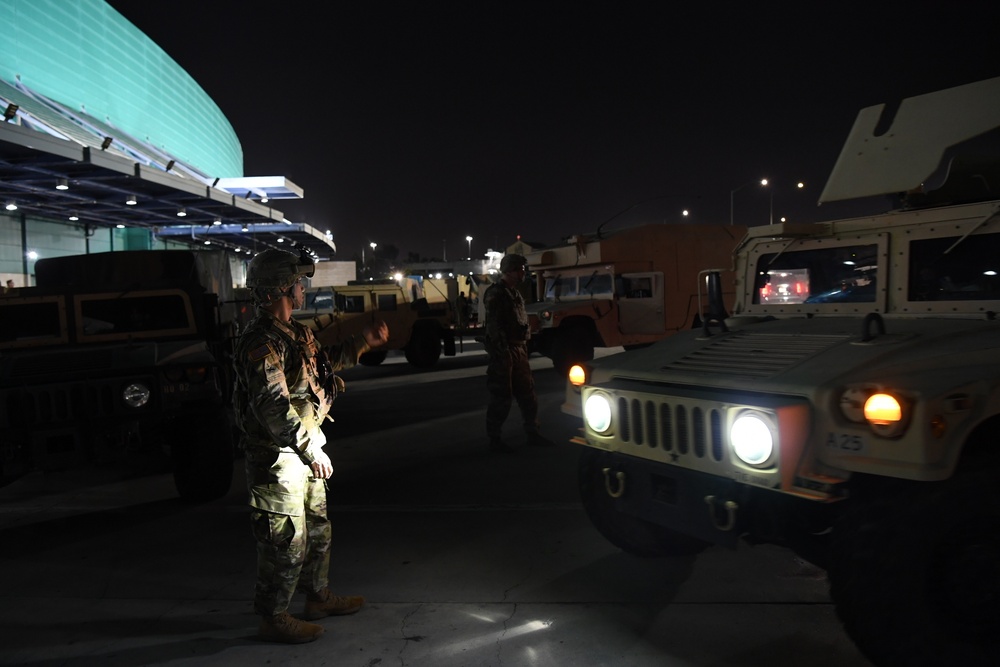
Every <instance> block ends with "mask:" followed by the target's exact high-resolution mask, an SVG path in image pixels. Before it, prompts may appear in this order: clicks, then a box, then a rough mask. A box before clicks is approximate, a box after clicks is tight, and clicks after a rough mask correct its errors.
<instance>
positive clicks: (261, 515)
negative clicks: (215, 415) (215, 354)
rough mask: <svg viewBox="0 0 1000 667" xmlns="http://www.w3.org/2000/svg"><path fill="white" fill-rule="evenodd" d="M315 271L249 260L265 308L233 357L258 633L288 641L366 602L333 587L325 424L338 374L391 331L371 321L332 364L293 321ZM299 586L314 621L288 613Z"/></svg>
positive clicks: (289, 260)
mask: <svg viewBox="0 0 1000 667" xmlns="http://www.w3.org/2000/svg"><path fill="white" fill-rule="evenodd" d="M314 271H315V267H314V265H313V264H312V262H311V261H309V260H308V259H304V258H300V257H299V256H297V255H295V254H293V253H290V252H285V251H283V250H275V249H269V250H265V251H264V252H262V253H260V254H258V255H257V256H256V257H254V258H253V260H251V262H250V265H249V268H248V271H247V287H249V288H250V289H251V291H252V298H253V300H254V303H255V304H256V306H257V312H256V315H255V317H254V318H253V319H252V320H251V321H250V322H249V324H248V325H247V327H246V330H245V331H244V332H243V333H242V335H241V336H240V339H239V341H238V342H237V344H236V350H235V354H234V368H235V371H236V386H235V391H234V396H233V402H234V409H235V411H236V418H237V421H238V423H239V424H240V428H241V429H242V431H243V435H242V437H241V443H240V444H241V445H242V447H243V449H244V450H245V454H246V470H247V488H248V490H249V492H250V498H249V502H250V507H251V513H250V518H251V523H252V530H253V535H254V538H255V539H256V540H257V583H256V588H255V593H254V611H255V612H256V613H257V614H258V615H259V616H260V617H261V620H260V626H259V629H258V637H259V638H260V639H263V640H265V641H276V642H283V643H288V644H298V643H303V642H309V641H313V640H315V639H317V638H319V637H320V635H322V634H323V626H321V625H317V624H315V623H309V622H307V621H308V620H315V619H319V618H323V617H325V616H337V615H344V614H353V613H355V612H357V611H358V610H359V609H361V607H362V605H363V604H364V602H365V600H364V598H363V597H361V596H357V595H351V596H339V595H334V594H333V593H331V592H330V589H329V588H328V587H327V583H328V576H329V568H330V543H331V529H330V520H329V518H328V517H327V505H326V503H327V497H326V490H327V481H326V480H327V479H329V477H330V475H332V474H333V464H332V463H331V462H330V457H329V456H327V454H326V452H324V451H323V445H325V444H326V436H325V435H324V434H323V431H322V430H321V428H320V427H321V426H322V424H323V421H324V420H325V419H326V417H327V413H328V412H329V410H330V407H331V405H332V403H333V399H334V398H335V396H336V392H337V390H338V388H339V389H342V388H343V383H342V381H341V380H340V378H338V377H336V376H335V375H334V371H335V370H339V369H340V368H349V367H351V366H354V365H355V364H356V363H357V360H358V357H360V356H361V355H362V354H363V353H364V352H366V351H367V350H368V349H369V348H370V347H375V346H378V345H381V344H383V343H385V341H386V340H387V339H388V337H389V336H388V329H387V327H386V325H385V323H379V325H377V326H374V327H372V326H369V327H366V328H365V330H364V332H363V337H364V340H363V341H355V340H354V339H353V338H352V339H351V340H349V341H347V342H346V343H344V344H343V345H342V346H341V348H340V350H339V353H338V354H337V355H336V356H337V358H336V359H334V360H333V362H332V363H331V361H330V360H329V358H328V356H327V354H326V352H324V351H323V350H322V349H321V348H320V347H319V345H318V344H317V342H316V339H315V338H314V336H313V334H312V331H311V330H310V329H309V328H308V327H306V326H305V325H303V324H301V323H299V322H297V321H295V320H294V319H293V318H292V311H294V310H296V309H298V308H301V307H302V304H303V301H304V299H305V287H304V285H303V284H302V281H303V280H304V279H305V278H307V277H310V276H312V275H313V272H314ZM297 591H298V592H303V593H305V594H306V603H305V611H304V613H303V614H302V617H303V618H304V619H306V620H300V619H299V618H296V617H294V616H292V615H291V614H289V613H288V606H289V603H290V602H291V598H292V596H293V595H294V594H295V593H296V592H297Z"/></svg>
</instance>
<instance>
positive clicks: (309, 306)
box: [293, 278, 456, 368]
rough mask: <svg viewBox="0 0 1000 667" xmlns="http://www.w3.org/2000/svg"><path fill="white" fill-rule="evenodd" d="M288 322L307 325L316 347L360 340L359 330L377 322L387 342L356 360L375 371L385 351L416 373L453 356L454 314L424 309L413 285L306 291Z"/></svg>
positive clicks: (362, 284)
mask: <svg viewBox="0 0 1000 667" xmlns="http://www.w3.org/2000/svg"><path fill="white" fill-rule="evenodd" d="M293 317H295V319H297V320H299V321H300V322H302V323H303V324H306V325H308V326H309V327H310V328H311V329H312V330H313V332H314V333H315V334H316V339H317V340H318V341H319V343H320V345H322V346H324V347H331V346H335V345H339V344H340V343H341V342H342V341H344V340H346V339H348V338H350V337H351V336H360V335H361V331H362V329H364V327H365V325H367V324H372V323H373V322H375V321H378V320H381V321H383V322H385V323H386V325H387V326H388V327H389V341H388V342H387V343H386V344H385V345H382V346H380V347H379V348H378V349H377V350H371V351H369V352H366V353H365V354H363V355H361V359H360V363H362V364H364V365H366V366H377V365H379V364H381V363H382V362H383V361H385V358H386V356H387V355H388V353H389V351H390V350H403V353H404V354H405V355H406V360H407V361H408V362H409V363H410V364H411V365H413V366H415V367H417V368H430V367H432V366H434V365H435V364H436V363H437V362H438V359H440V358H441V354H442V352H443V353H444V354H445V356H449V357H453V356H455V321H456V318H455V311H454V307H453V306H452V304H451V303H450V302H448V301H439V302H436V303H433V304H432V303H429V302H428V300H427V298H426V297H424V294H423V290H422V288H421V286H420V285H419V283H418V282H417V281H416V280H413V279H412V278H408V279H405V280H403V281H395V280H388V279H387V280H375V281H351V282H350V283H349V284H347V285H340V286H336V287H311V288H310V289H309V290H307V292H306V303H305V306H303V308H301V309H299V310H297V311H295V312H294V313H293Z"/></svg>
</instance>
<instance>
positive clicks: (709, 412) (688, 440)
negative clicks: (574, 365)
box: [618, 396, 723, 461]
mask: <svg viewBox="0 0 1000 667" xmlns="http://www.w3.org/2000/svg"><path fill="white" fill-rule="evenodd" d="M618 423H619V425H620V429H621V433H620V434H619V435H620V437H621V440H622V442H624V443H626V444H632V445H637V446H646V447H649V448H650V449H661V450H663V451H665V452H676V453H677V454H683V455H689V454H690V455H693V456H695V457H696V458H699V459H710V460H712V461H722V455H723V442H722V414H721V413H720V411H719V410H718V409H715V408H702V407H700V406H688V405H683V404H680V403H673V402H669V401H660V400H653V399H645V400H643V399H639V398H629V397H626V396H620V397H619V398H618Z"/></svg>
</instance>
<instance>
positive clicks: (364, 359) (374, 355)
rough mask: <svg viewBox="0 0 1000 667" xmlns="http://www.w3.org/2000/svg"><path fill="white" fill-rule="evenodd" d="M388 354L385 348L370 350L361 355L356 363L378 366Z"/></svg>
mask: <svg viewBox="0 0 1000 667" xmlns="http://www.w3.org/2000/svg"><path fill="white" fill-rule="evenodd" d="M388 354H389V352H388V351H386V350H370V351H368V352H365V353H364V354H362V355H361V357H360V358H359V359H358V363H359V364H361V365H362V366H378V365H379V364H381V363H382V362H383V361H385V358H386V356H388Z"/></svg>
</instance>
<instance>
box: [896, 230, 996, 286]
mask: <svg viewBox="0 0 1000 667" xmlns="http://www.w3.org/2000/svg"><path fill="white" fill-rule="evenodd" d="M909 275H910V284H909V287H908V290H909V298H910V300H911V301H957V300H962V301H967V300H991V299H1000V234H979V235H975V236H970V237H968V238H965V239H964V240H961V237H957V236H950V237H945V238H937V239H923V240H919V241H913V242H912V243H910V272H909Z"/></svg>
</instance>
